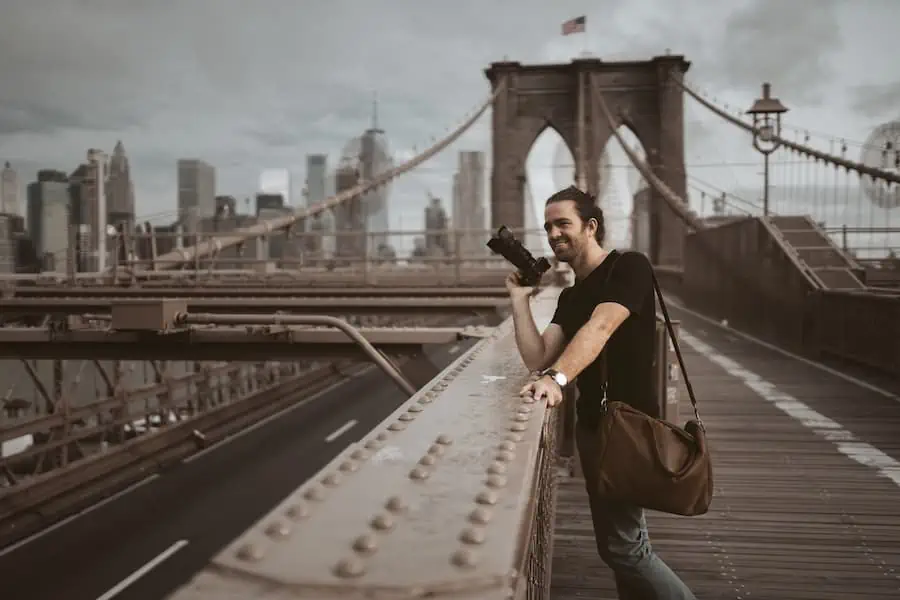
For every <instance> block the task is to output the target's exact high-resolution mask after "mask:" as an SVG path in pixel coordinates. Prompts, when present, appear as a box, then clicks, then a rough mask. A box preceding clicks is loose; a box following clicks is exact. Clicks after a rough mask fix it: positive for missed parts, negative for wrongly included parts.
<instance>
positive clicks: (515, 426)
mask: <svg viewBox="0 0 900 600" xmlns="http://www.w3.org/2000/svg"><path fill="white" fill-rule="evenodd" d="M525 429H527V427H525V424H524V423H513V424H512V425H510V426H509V430H510V431H525Z"/></svg>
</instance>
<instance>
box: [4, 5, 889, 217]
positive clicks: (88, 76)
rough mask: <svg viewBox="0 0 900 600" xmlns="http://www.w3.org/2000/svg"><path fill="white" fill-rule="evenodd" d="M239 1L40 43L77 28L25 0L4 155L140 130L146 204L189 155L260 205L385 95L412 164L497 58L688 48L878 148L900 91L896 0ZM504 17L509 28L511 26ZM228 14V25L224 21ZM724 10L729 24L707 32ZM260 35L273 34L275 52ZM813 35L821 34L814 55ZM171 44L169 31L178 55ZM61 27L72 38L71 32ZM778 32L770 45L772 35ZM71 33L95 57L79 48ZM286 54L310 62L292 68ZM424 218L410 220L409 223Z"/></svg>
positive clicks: (66, 149)
mask: <svg viewBox="0 0 900 600" xmlns="http://www.w3.org/2000/svg"><path fill="white" fill-rule="evenodd" d="M222 2H224V4H222V3H216V4H212V3H210V2H206V1H204V0H198V1H197V2H194V3H192V6H191V7H190V8H187V7H186V6H182V5H179V4H177V3H176V4H171V3H170V4H166V5H164V6H162V5H161V6H155V7H153V9H152V10H151V9H150V8H149V7H146V6H142V5H140V4H138V3H134V2H129V1H127V0H125V1H123V2H118V3H115V4H114V5H111V6H107V7H103V8H101V7H100V6H97V5H93V4H90V3H88V4H84V5H82V4H77V5H76V4H75V3H74V2H66V1H65V0H64V1H63V2H60V3H59V4H60V11H61V14H64V15H65V17H66V18H65V19H64V21H65V22H66V23H67V25H66V26H65V35H63V31H61V30H60V32H59V35H58V36H54V35H49V33H48V36H45V38H42V39H40V40H38V39H37V38H33V36H29V37H26V36H22V35H21V34H22V33H23V32H27V31H31V30H32V28H33V27H39V28H44V29H45V30H47V31H48V32H56V31H57V28H58V27H59V26H60V25H61V23H62V21H60V23H59V24H58V23H56V22H55V21H48V20H47V19H45V18H44V13H43V12H42V11H41V10H39V9H40V7H37V8H35V5H34V3H27V2H22V1H20V0H11V2H10V3H8V4H9V5H10V6H9V7H8V8H7V9H5V12H4V18H3V20H2V24H0V32H2V34H3V35H2V37H3V39H4V48H6V49H7V51H5V52H3V53H2V57H0V64H2V66H3V67H4V68H3V70H4V73H5V74H6V75H5V77H6V79H5V84H4V86H3V89H2V90H0V106H2V107H3V109H4V110H2V111H0V131H2V133H3V135H2V136H0V160H9V161H11V162H12V163H13V164H14V165H16V166H17V168H18V170H19V172H20V173H21V176H22V177H23V178H24V179H26V180H30V179H31V178H32V177H33V174H34V173H36V171H37V169H38V167H39V165H40V167H44V166H46V167H49V168H64V167H65V166H66V165H68V164H70V162H71V161H72V160H73V157H78V156H80V155H81V154H82V153H83V149H84V148H85V147H99V148H105V149H107V151H108V150H110V149H111V148H112V147H113V145H114V143H115V141H116V140H117V139H123V140H124V141H125V143H126V144H127V146H128V148H129V155H130V158H131V163H132V164H131V166H132V169H133V170H134V172H135V178H134V179H135V188H136V189H135V192H136V194H137V196H138V198H139V207H138V212H140V213H144V214H146V213H158V212H163V211H166V210H175V208H176V204H175V197H176V194H175V190H176V187H177V181H176V178H175V175H174V173H173V171H174V168H173V164H174V162H175V160H177V158H180V157H201V158H203V159H204V160H206V161H208V162H209V163H210V164H213V165H215V166H216V169H217V176H218V182H219V185H220V187H221V188H222V189H223V190H228V193H230V194H232V195H235V196H237V197H247V196H252V194H253V193H254V192H255V191H256V189H255V188H256V184H257V177H258V174H259V172H260V171H261V170H262V169H264V168H267V167H272V166H276V167H285V168H291V169H292V171H293V179H294V180H295V181H297V180H300V179H302V178H303V177H304V176H305V174H304V173H302V171H303V160H304V157H305V156H306V155H307V154H311V153H316V152H327V153H328V154H329V157H330V162H331V163H332V164H334V161H335V160H336V159H337V158H338V157H337V153H338V152H339V150H340V148H341V146H342V145H343V144H344V143H345V142H346V140H347V139H350V138H351V137H353V136H355V135H358V134H359V132H360V131H361V130H362V129H363V128H364V127H365V125H366V124H367V122H368V121H369V105H370V102H369V99H370V98H371V94H372V92H373V91H374V90H378V92H379V100H380V115H379V120H380V122H381V123H382V126H383V127H384V128H385V129H386V130H388V131H390V135H391V140H392V148H393V155H394V156H395V157H396V159H397V162H401V161H402V159H403V158H404V157H405V156H409V155H410V153H411V150H412V148H413V147H414V146H415V147H419V148H421V147H424V145H426V144H427V142H428V140H429V139H431V138H432V137H433V136H439V135H440V134H441V133H442V132H443V131H445V130H446V128H448V127H450V126H451V125H453V124H454V123H459V122H460V121H461V120H462V118H463V117H464V115H465V113H466V112H467V110H468V109H469V108H471V107H473V106H475V105H476V104H477V103H478V102H479V101H481V100H482V99H483V98H484V96H485V95H486V93H487V90H488V84H487V82H486V81H485V79H484V76H483V73H482V70H483V69H484V68H485V67H486V66H487V65H488V64H489V63H490V62H491V61H496V60H502V59H503V58H504V56H507V57H508V58H509V59H511V60H519V61H522V62H547V61H568V60H570V59H571V58H573V57H575V56H578V55H579V54H580V53H582V52H583V51H587V52H588V53H590V54H592V55H594V56H598V57H600V58H603V59H604V60H614V59H617V58H623V57H627V58H639V59H646V58H649V57H650V56H652V55H654V54H662V53H664V52H665V51H666V49H667V48H668V49H671V51H672V52H673V53H682V54H684V55H685V56H686V58H687V59H688V60H690V61H692V63H693V64H692V67H691V70H690V72H689V73H688V76H689V79H690V80H691V82H692V83H694V84H695V85H696V87H697V88H699V89H701V90H703V91H706V92H708V93H709V94H710V95H711V96H713V97H715V98H717V100H718V101H719V103H721V104H728V105H729V106H730V107H731V108H732V109H733V110H735V111H740V110H746V108H747V107H748V106H749V105H750V104H751V103H752V101H753V100H754V99H755V98H756V97H757V96H758V95H759V85H760V83H761V82H762V81H764V80H770V81H771V82H772V85H773V88H772V89H773V92H774V93H775V94H776V95H778V96H779V97H780V98H781V99H782V100H783V101H784V102H785V103H786V104H787V105H788V106H789V108H790V109H791V112H790V113H789V114H788V115H787V119H786V123H787V124H788V125H789V126H794V127H796V128H798V129H801V130H803V129H806V128H808V129H810V130H811V131H812V132H814V133H815V134H816V136H819V134H822V133H824V134H827V135H828V136H834V137H835V138H846V139H847V140H850V141H857V142H862V141H864V139H865V137H866V136H867V135H868V133H869V132H870V131H871V129H872V128H873V127H875V126H876V125H878V124H880V123H881V122H884V121H886V120H890V119H891V118H894V117H896V116H897V107H896V103H895V101H894V100H892V98H896V95H891V90H892V89H893V88H892V86H896V85H898V84H900V83H898V79H900V78H898V77H897V74H896V70H895V69H893V68H892V58H891V56H892V55H891V53H890V52H885V49H886V48H887V49H889V48H892V47H893V44H892V39H893V27H892V25H890V24H891V23H894V22H896V21H897V11H898V10H900V7H898V5H897V4H896V3H891V2H883V1H878V0H873V2H871V3H869V5H868V8H867V10H866V11H859V10H853V9H852V8H850V7H849V5H846V4H841V3H837V2H831V1H828V0H824V1H821V2H815V3H813V4H810V3H809V2H804V1H802V0H798V1H797V2H791V3H789V4H787V5H786V4H785V3H777V2H775V3H773V2H771V1H763V0H759V1H750V0H745V1H742V2H740V3H738V4H735V5H730V4H727V3H725V4H720V5H715V6H707V4H708V3H705V4H703V5H701V4H700V3H698V2H696V1H693V2H691V1H689V2H686V3H683V5H681V6H679V7H678V8H674V7H673V6H671V5H670V4H669V3H664V2H649V1H648V2H645V3H637V4H635V3H626V2H618V1H614V0H604V1H602V2H589V1H574V2H573V3H572V4H571V5H567V7H566V8H565V15H562V16H561V9H560V8H559V7H557V6H553V5H548V4H546V3H540V2H526V4H524V5H523V7H524V8H523V10H519V11H514V12H509V11H505V10H504V9H502V8H499V7H494V6H488V5H485V4H484V3H478V4H476V3H474V2H461V3H459V4H458V6H455V7H454V8H453V9H452V10H451V9H448V8H441V9H440V10H438V12H437V13H436V15H437V16H435V14H432V13H430V12H429V13H428V14H429V15H430V17H429V16H428V15H426V13H425V12H424V11H425V9H424V7H422V6H421V5H420V4H418V3H415V2H409V1H406V0H398V2H399V4H397V6H399V7H400V8H398V10H397V11H396V12H397V15H396V18H395V19H393V20H392V22H391V24H390V32H388V31H385V32H384V34H383V35H372V33H371V27H370V25H371V22H372V20H373V19H375V18H377V17H378V16H380V11H381V10H382V8H381V7H380V6H379V5H378V3H377V2H375V3H369V4H366V5H365V6H363V7H357V9H356V10H353V11H346V10H344V9H343V8H342V7H341V6H339V5H322V6H318V5H317V6H314V7H313V6H309V7H307V6H303V7H300V6H297V5H296V3H289V2H283V1H281V0H271V2H270V6H271V7H272V8H273V9H272V10H255V11H247V10H237V7H238V5H237V4H236V3H234V2H233V1H232V0H222ZM76 6H77V8H76ZM222 6H228V7H235V11H234V12H233V13H232V12H230V11H229V10H226V9H224V8H222ZM276 8H278V9H277V10H276ZM435 10H437V9H435ZM582 13H583V14H585V15H587V18H588V22H589V23H591V26H590V27H589V28H588V30H587V32H586V33H585V34H581V35H579V36H570V37H568V38H563V37H561V36H560V35H559V32H558V26H559V23H560V22H562V21H563V20H565V19H566V18H569V17H571V14H582ZM891 14H894V15H895V17H891V16H890V15H891ZM600 15H603V17H604V18H597V17H599V16H600ZM698 15H702V18H698ZM773 15H777V17H778V18H777V19H773V18H772V16H773ZM498 16H502V17H503V18H504V19H506V20H505V21H504V22H506V23H508V25H509V27H508V28H504V29H503V30H502V31H498V30H496V27H495V26H494V25H492V23H496V22H497V20H496V19H495V17H498ZM212 18H215V20H216V22H217V23H218V25H217V29H216V31H215V32H213V31H210V30H209V28H208V27H207V25H208V23H209V22H210V19H212ZM423 21H424V22H425V23H424V24H423ZM710 21H712V22H716V23H718V24H719V25H720V26H717V27H708V26H706V25H703V24H704V23H708V22H710ZM788 23H800V24H801V25H802V28H801V29H798V28H797V27H796V26H793V25H790V26H788V25H787V24H788ZM48 28H49V29H48ZM254 31H267V32H272V35H270V36H267V40H266V43H265V44H260V43H259V38H258V36H257V35H254V34H253V32H254ZM336 31H340V33H341V35H335V32H336ZM225 34H227V35H225ZM394 34H399V35H402V36H403V39H404V40H405V45H404V52H402V53H398V52H397V51H396V45H394V44H390V43H388V42H387V41H388V40H389V39H392V36H393V35H394ZM798 35H801V36H802V37H803V38H804V39H805V40H806V41H805V42H804V44H803V45H802V46H800V47H797V46H796V43H795V40H796V39H798V38H797V36H798ZM67 36H68V37H67ZM162 36H164V37H165V39H166V40H167V43H166V45H165V47H162V48H161V47H159V44H158V40H159V39H161V37H162ZM354 36H355V37H358V38H360V39H366V40H367V46H366V51H365V52H359V51H357V50H352V49H351V46H352V44H349V45H348V44H347V43H346V40H347V39H351V38H354ZM574 37H578V38H579V39H577V40H576V39H572V38H574ZM63 39H66V40H68V41H67V42H66V43H64V44H63V43H59V44H57V43H56V41H57V40H59V41H61V40H63ZM761 39H765V42H766V43H757V42H758V41H759V40H761ZM91 40H95V42H91ZM728 40H733V43H729V41H728ZM72 44H79V47H80V48H82V51H81V52H79V53H77V54H74V55H73V53H72V52H71V47H72ZM111 48H116V49H117V50H116V52H110V49H111ZM25 56H32V57H34V60H32V61H24V60H23V59H22V57H25ZM285 56H291V57H294V58H293V59H292V61H291V68H290V69H288V70H286V69H284V68H283V64H284V61H283V58H284V57H285ZM784 56H791V60H790V61H784V60H782V58H783V57H784ZM107 60H111V61H112V63H110V64H109V65H106V62H104V61H107ZM100 65H106V66H104V67H103V68H100ZM862 66H864V67H865V68H860V67H862ZM137 74H140V76H137ZM87 90H89V93H88V91H87ZM822 98H828V102H825V103H822V102H821V99H822ZM686 111H687V115H686V135H687V138H688V140H687V146H688V152H687V159H688V161H689V162H703V163H710V162H714V161H720V162H722V163H723V164H722V166H721V167H719V168H716V169H704V171H703V172H702V174H701V175H702V176H703V177H705V178H709V179H710V182H711V183H713V184H715V185H718V186H719V187H725V186H724V184H725V183H728V182H729V181H731V179H732V178H734V177H737V178H738V179H739V182H738V183H739V184H740V185H748V184H757V185H758V184H759V177H758V175H757V174H756V173H757V171H758V169H756V168H753V167H732V166H729V164H735V163H737V164H744V163H747V162H751V161H755V162H758V157H756V156H754V155H753V150H752V149H751V148H750V144H749V140H746V139H741V138H740V136H725V135H721V130H720V129H718V127H719V126H718V125H717V124H716V123H715V117H714V116H711V115H706V114H704V113H703V112H702V109H699V110H698V107H696V106H693V105H692V103H690V102H687V103H686ZM489 134H490V124H489V119H485V120H482V121H481V122H480V123H479V124H478V125H477V126H476V127H474V128H473V130H472V131H470V132H468V133H467V134H466V135H465V136H464V137H463V138H462V139H460V140H459V142H458V144H457V146H458V148H456V147H455V148H454V150H456V149H473V150H487V149H488V147H489V144H490V139H489ZM816 136H814V140H813V141H817V140H818V141H821V142H822V144H824V145H825V148H824V149H825V150H827V149H828V148H827V145H828V142H827V140H824V139H823V138H822V137H816ZM723 140H724V141H723ZM720 145H721V146H722V147H719V146H720ZM856 154H857V153H856V152H855V151H853V155H854V156H855V155H856ZM545 162H549V159H548V160H547V161H545ZM454 163H455V160H454V159H451V158H449V157H445V156H439V157H437V158H436V159H435V160H434V161H431V162H429V163H427V164H425V165H423V167H422V168H421V169H420V170H418V171H416V172H414V173H412V174H410V175H409V176H407V177H406V178H404V179H403V180H402V181H398V183H397V184H396V186H395V187H394V188H393V189H392V194H393V201H394V202H396V203H397V204H398V205H401V206H405V205H410V206H412V207H415V206H418V205H419V202H420V199H421V196H422V192H421V190H422V188H423V187H428V188H430V189H432V190H435V191H437V190H449V189H450V186H451V181H450V180H451V178H452V174H453V172H454ZM725 163H729V164H725ZM488 168H489V165H488ZM536 177H537V176H536V175H535V176H533V177H532V179H535V178H536ZM547 177H549V175H548V176H547ZM297 187H298V185H297V184H296V183H295V185H294V192H295V193H297V191H298V190H297ZM442 193H443V195H444V196H445V197H446V196H447V195H448V193H447V192H442ZM416 212H418V211H416ZM412 218H413V215H412V213H409V212H408V213H405V216H404V217H403V220H404V221H406V222H410V221H411V219H412ZM395 223H396V221H395Z"/></svg>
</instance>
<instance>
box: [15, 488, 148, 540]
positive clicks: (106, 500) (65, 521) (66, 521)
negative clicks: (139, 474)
mask: <svg viewBox="0 0 900 600" xmlns="http://www.w3.org/2000/svg"><path fill="white" fill-rule="evenodd" d="M158 478H159V474H158V473H153V474H152V475H148V476H147V477H145V478H144V479H141V480H140V481H138V482H137V483H133V484H131V485H130V486H128V487H127V488H125V489H124V490H120V491H118V492H116V493H115V494H113V495H112V496H107V497H106V498H104V499H103V500H100V501H99V502H97V503H96V504H92V505H91V506H89V507H88V508H86V509H84V510H82V511H79V512H77V513H75V514H74V515H69V516H68V517H66V518H65V519H63V520H62V521H57V522H56V523H54V524H53V525H50V526H48V527H45V528H44V529H41V530H40V531H38V532H37V533H34V534H32V535H29V536H28V537H26V538H22V539H21V540H19V541H18V542H16V543H14V544H10V545H9V546H6V547H5V548H2V549H0V557H2V556H5V555H7V554H9V553H10V552H12V551H14V550H18V549H19V548H21V547H22V546H24V545H26V544H28V543H31V542H33V541H35V540H37V539H39V538H42V537H44V536H45V535H47V534H48V533H51V532H53V531H56V530H57V529H59V528H60V527H63V526H65V525H68V524H69V523H71V522H72V521H74V520H75V519H77V518H79V517H83V516H84V515H86V514H89V513H92V512H94V511H95V510H97V509H98V508H102V507H104V506H106V505H107V504H109V503H110V502H112V501H113V500H118V499H119V498H121V497H122V496H124V495H125V494H128V493H129V492H133V491H134V490H136V489H138V488H139V487H142V486H145V485H147V484H148V483H150V482H151V481H153V480H155V479H158Z"/></svg>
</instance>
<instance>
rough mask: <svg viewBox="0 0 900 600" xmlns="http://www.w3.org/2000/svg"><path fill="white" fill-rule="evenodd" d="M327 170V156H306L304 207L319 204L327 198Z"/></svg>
mask: <svg viewBox="0 0 900 600" xmlns="http://www.w3.org/2000/svg"><path fill="white" fill-rule="evenodd" d="M327 170H328V156H326V155H325V154H307V155H306V194H305V196H306V206H312V205H313V204H319V203H320V202H322V201H324V200H325V198H327V197H328V191H327V189H326V186H327V184H326V180H327V175H326V173H327Z"/></svg>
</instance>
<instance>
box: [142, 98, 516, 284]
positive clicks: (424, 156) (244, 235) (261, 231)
mask: <svg viewBox="0 0 900 600" xmlns="http://www.w3.org/2000/svg"><path fill="white" fill-rule="evenodd" d="M505 88H506V84H505V82H503V83H501V84H500V85H498V86H497V89H495V90H494V91H493V93H491V95H490V96H489V97H488V99H487V100H485V101H484V102H483V103H482V104H481V106H480V107H479V108H478V109H477V110H476V111H475V112H474V113H473V114H472V116H470V117H469V118H468V119H466V120H465V121H464V122H463V123H462V124H461V125H460V126H459V127H457V128H456V129H455V130H454V131H452V132H451V133H449V134H448V135H447V136H446V137H444V138H443V139H441V140H438V141H437V142H435V143H434V144H433V145H432V146H430V147H429V148H427V149H426V150H424V151H422V152H421V153H419V154H417V155H416V156H413V157H412V158H410V159H409V160H408V161H406V162H404V163H402V164H400V165H398V166H396V167H394V168H392V169H390V170H388V171H385V172H383V173H380V174H379V175H377V176H376V177H375V178H373V179H371V180H368V181H364V182H362V183H360V184H358V185H356V186H354V187H352V188H350V189H348V190H345V191H343V192H341V193H339V194H336V195H334V196H332V197H331V198H328V199H327V200H325V201H324V202H321V203H319V204H316V205H314V206H310V207H306V208H303V209H297V210H296V211H294V214H292V215H287V216H284V217H278V218H275V219H271V220H267V221H263V222H262V223H257V224H256V225H253V226H251V227H247V228H245V229H239V230H237V231H235V232H233V233H232V234H231V235H228V236H224V237H221V238H217V239H214V240H211V241H206V242H200V243H198V244H195V245H194V246H191V247H188V248H178V249H175V250H173V251H171V252H168V253H166V254H163V255H161V256H159V257H157V258H156V259H155V260H154V264H155V265H158V266H157V269H167V268H174V267H178V266H180V265H181V264H183V263H186V262H190V261H192V260H195V259H198V258H202V257H204V256H208V255H210V254H214V253H217V252H220V251H222V250H224V249H226V248H230V247H233V246H238V245H240V244H242V243H244V242H246V241H247V240H250V239H254V238H257V237H260V236H265V235H268V234H270V233H272V232H273V231H278V230H281V229H286V228H288V227H291V226H292V225H294V224H296V223H298V222H299V221H302V220H304V219H306V218H307V217H310V216H312V215H315V214H318V213H320V212H322V211H324V210H326V209H329V208H332V207H334V206H337V205H339V204H343V203H344V202H346V201H348V200H350V199H352V198H356V197H357V196H360V195H363V194H365V193H366V192H368V191H369V190H371V189H374V188H377V187H378V186H381V185H384V184H386V183H388V182H390V181H391V180H393V179H395V178H397V177H398V176H400V175H403V174H404V173H407V172H408V171H411V170H412V169H414V168H416V167H417V166H418V165H420V164H422V163H423V162H425V161H427V160H428V159H430V158H431V157H433V156H434V155H436V154H438V153H440V152H441V151H443V150H444V149H445V148H446V147H447V146H449V145H450V144H452V143H453V142H455V141H456V140H457V139H458V138H459V137H460V136H461V135H462V134H464V133H465V132H466V131H468V129H469V128H470V127H471V126H472V125H474V124H475V122H476V121H478V119H479V118H480V117H481V115H482V114H484V112H485V111H486V110H487V109H488V107H489V106H491V105H493V103H494V100H496V98H497V97H498V96H499V95H500V94H501V93H502V92H503V90H504V89H505Z"/></svg>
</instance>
